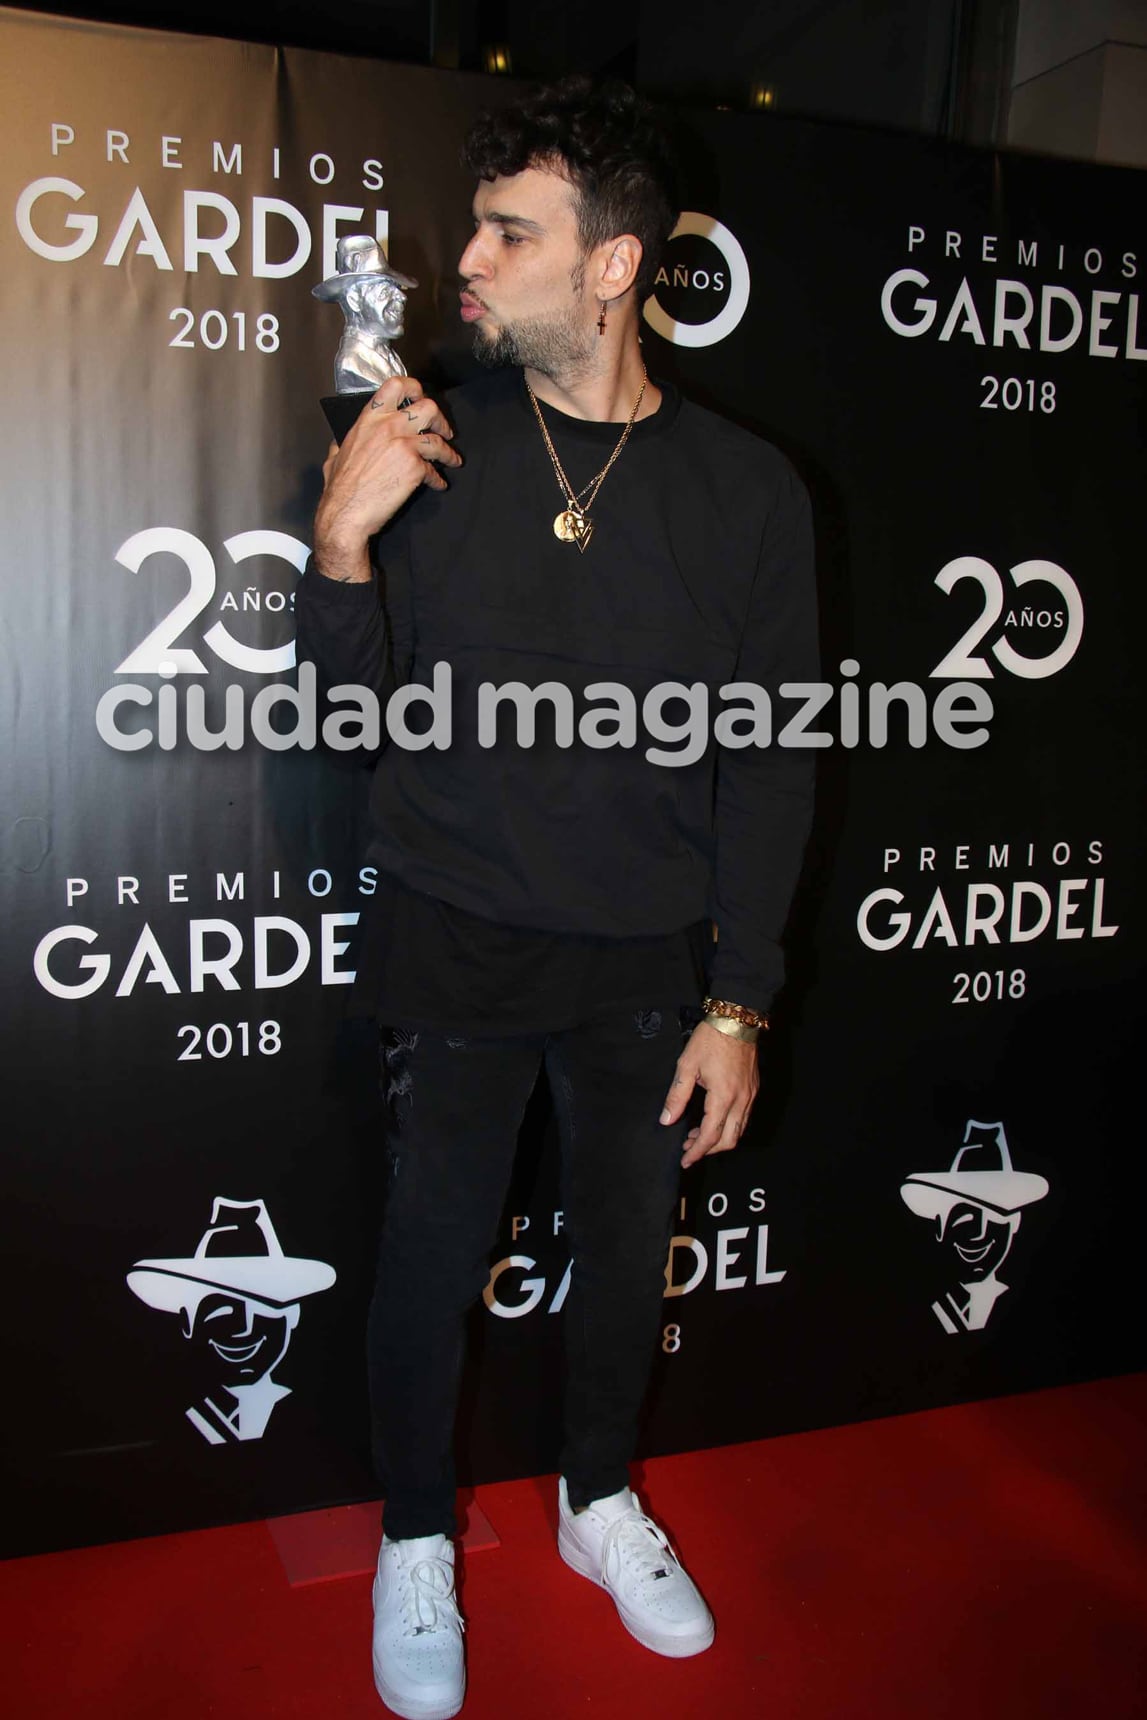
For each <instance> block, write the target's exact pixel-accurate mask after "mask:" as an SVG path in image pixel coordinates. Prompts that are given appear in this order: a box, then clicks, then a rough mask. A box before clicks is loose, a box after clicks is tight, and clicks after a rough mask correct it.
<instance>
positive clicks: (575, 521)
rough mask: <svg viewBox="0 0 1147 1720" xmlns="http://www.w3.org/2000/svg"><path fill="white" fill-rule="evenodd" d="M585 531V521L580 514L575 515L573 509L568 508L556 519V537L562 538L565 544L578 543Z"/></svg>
mask: <svg viewBox="0 0 1147 1720" xmlns="http://www.w3.org/2000/svg"><path fill="white" fill-rule="evenodd" d="M584 531H585V521H584V519H583V518H582V516H581V515H580V514H575V513H574V511H573V509H572V508H566V509H565V511H564V512H563V513H560V514H557V515H556V516H555V518H554V536H555V537H557V538H560V539H561V540H562V542H563V543H576V542H577V541H578V539H579V538H580V537H581V535H582V533H583V532H584Z"/></svg>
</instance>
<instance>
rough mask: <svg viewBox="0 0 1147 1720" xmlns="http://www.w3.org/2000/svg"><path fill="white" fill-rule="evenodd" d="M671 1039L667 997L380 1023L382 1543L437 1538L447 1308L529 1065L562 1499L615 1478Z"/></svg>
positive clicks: (463, 1307)
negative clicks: (544, 1109)
mask: <svg viewBox="0 0 1147 1720" xmlns="http://www.w3.org/2000/svg"><path fill="white" fill-rule="evenodd" d="M686 1019H687V1017H686ZM681 1044H682V1012H680V1011H679V1009H678V1007H677V1006H676V1005H673V1006H672V1007H667V1008H665V1009H663V1010H656V1009H643V1010H637V1011H635V1010H633V1009H624V1010H618V1011H615V1012H613V1013H607V1014H602V1015H601V1016H599V1017H598V1018H596V1019H594V1020H593V1021H591V1022H588V1023H586V1024H585V1025H583V1026H580V1027H576V1028H572V1029H570V1030H568V1031H566V1032H561V1033H552V1034H538V1035H535V1036H530V1037H523V1038H512V1039H493V1038H491V1039H482V1038H468V1039H459V1038H454V1037H446V1036H444V1035H439V1034H432V1033H426V1032H419V1031H415V1030H414V1029H410V1028H406V1029H404V1028H393V1029H389V1030H385V1031H384V1035H383V1065H382V1067H383V1082H384V1092H385V1097H386V1099H387V1110H388V1140H387V1145H388V1150H389V1156H390V1167H391V1174H390V1187H389V1192H388V1199H387V1206H386V1215H385V1219H384V1222H383V1232H382V1240H381V1245H380V1250H379V1266H378V1277H377V1280H376V1285H375V1293H374V1299H373V1302H372V1304H371V1311H370V1321H369V1328H368V1343H369V1363H370V1391H371V1411H372V1421H373V1439H374V1461H375V1467H376V1470H377V1473H378V1478H379V1480H380V1481H381V1483H382V1485H383V1488H384V1489H385V1492H386V1511H385V1523H386V1531H387V1534H388V1535H389V1536H390V1537H391V1538H392V1539H393V1540H400V1539H402V1538H404V1537H411V1536H419V1535H433V1534H439V1533H444V1534H447V1535H453V1534H454V1533H455V1532H456V1523H455V1515H454V1493H455V1479H454V1461H453V1434H454V1418H455V1410H456V1405H457V1397H458V1386H459V1378H460V1373H461V1365H462V1351H463V1336H464V1323H465V1315H466V1311H467V1309H468V1308H469V1307H470V1306H471V1305H472V1304H473V1303H474V1302H475V1300H476V1299H477V1298H478V1297H479V1296H480V1295H481V1293H482V1291H483V1289H484V1288H485V1286H486V1282H487V1279H488V1276H489V1270H490V1253H491V1250H492V1248H493V1246H494V1243H495V1241H496V1239H497V1230H498V1223H499V1219H500V1217H501V1213H502V1208H503V1205H504V1202H505V1198H506V1193H507V1189H508V1186H509V1180H510V1173H511V1169H512V1166H513V1160H514V1151H515V1147H516V1144H517V1136H518V1129H519V1127H520V1124H521V1121H522V1116H523V1113H524V1111H525V1108H526V1102H527V1100H528V1099H529V1097H530V1093H531V1091H532V1089H533V1087H534V1083H535V1081H536V1080H537V1076H538V1071H539V1069H540V1067H541V1066H542V1065H543V1064H544V1065H545V1069H546V1074H547V1076H548V1078H549V1082H550V1086H551V1090H552V1093H553V1098H554V1108H555V1111H556V1114H557V1120H558V1126H559V1131H560V1136H561V1146H562V1181H561V1198H562V1207H563V1211H564V1214H565V1217H564V1227H565V1231H564V1233H565V1235H566V1237H567V1240H568V1242H569V1244H570V1252H571V1256H572V1261H573V1271H572V1276H571V1280H570V1288H569V1294H568V1296H567V1298H566V1303H565V1307H564V1310H563V1319H564V1327H563V1331H564V1339H565V1348H566V1394H565V1425H564V1434H565V1437H564V1444H563V1448H562V1453H561V1459H560V1462H561V1470H562V1473H563V1474H564V1475H565V1477H566V1481H567V1483H568V1487H569V1494H570V1499H571V1502H572V1503H573V1504H575V1505H584V1504H588V1503H589V1502H590V1501H591V1500H594V1499H600V1498H604V1497H605V1496H607V1495H608V1494H611V1493H616V1492H617V1491H618V1490H619V1489H620V1488H622V1487H624V1486H626V1485H627V1481H628V1464H629V1459H630V1457H631V1455H632V1450H633V1444H634V1440H635V1437H636V1429H637V1418H638V1412H639V1410H640V1407H641V1401H642V1398H643V1396H644V1393H645V1387H646V1384H647V1381H648V1377H649V1370H650V1366H651V1364H652V1360H653V1355H654V1350H655V1344H656V1337H657V1331H658V1327H659V1323H660V1319H661V1301H662V1296H663V1294H664V1290H665V1277H664V1273H665V1262H666V1256H667V1253H668V1248H669V1238H670V1235H671V1231H672V1220H673V1208H674V1204H675V1200H676V1196H677V1187H678V1181H679V1177H680V1165H681V1151H682V1143H683V1140H684V1136H685V1132H686V1123H685V1122H684V1121H682V1122H681V1123H679V1124H673V1125H671V1126H669V1127H665V1126H663V1125H662V1124H661V1123H660V1122H659V1121H658V1118H659V1116H660V1113H661V1108H662V1104H663V1101H664V1098H665V1095H666V1093H667V1091H668V1088H669V1083H670V1081H671V1080H672V1078H673V1069H674V1064H675V1062H676V1060H677V1057H678V1055H679V1054H680V1050H681Z"/></svg>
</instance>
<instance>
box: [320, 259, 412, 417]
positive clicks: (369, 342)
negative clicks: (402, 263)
mask: <svg viewBox="0 0 1147 1720" xmlns="http://www.w3.org/2000/svg"><path fill="white" fill-rule="evenodd" d="M417 285H418V282H417V281H414V280H411V278H410V276H409V275H400V274H399V272H398V270H397V269H392V268H391V266H390V263H389V262H388V260H387V256H386V252H385V250H384V249H383V247H382V245H381V244H380V243H379V241H378V240H377V239H372V238H371V237H370V235H369V234H366V233H352V234H349V235H347V236H346V237H344V238H341V239H340V240H339V241H338V244H337V245H336V247H335V272H334V274H333V275H331V276H330V278H329V279H328V280H325V281H320V282H319V285H318V286H317V287H312V288H311V291H312V292H313V294H314V296H315V298H316V299H324V300H326V301H328V302H334V303H337V304H338V305H339V306H340V307H341V309H342V313H343V317H344V319H345V322H346V327H345V328H344V329H343V337H342V340H341V341H340V342H339V349H338V352H337V354H336V355H335V391H336V398H335V399H333V400H332V399H331V397H330V396H327V397H326V398H325V399H324V400H323V410H324V411H325V412H326V415H327V420H328V422H329V423H330V426H331V429H332V430H333V432H334V434H335V436H336V437H337V439H338V440H339V441H340V442H341V441H342V439H343V436H345V435H346V432H347V431H348V430H349V429H350V426H351V425H352V424H353V423H354V420H355V419H356V418H357V417H358V414H359V410H360V409H361V407H362V405H363V402H364V401H365V400H366V397H367V395H368V394H373V393H374V391H375V389H376V388H377V387H378V386H379V384H380V383H382V382H385V381H386V379H387V377H388V376H405V375H406V373H407V372H406V366H405V365H404V364H403V362H402V360H401V359H400V358H399V356H398V354H397V353H396V352H395V350H394V348H393V347H392V346H391V344H390V343H391V341H392V340H397V339H398V337H399V335H400V334H401V333H402V323H403V316H404V313H405V311H406V294H407V292H408V291H409V289H410V288H411V287H416V286H417ZM348 397H349V398H348Z"/></svg>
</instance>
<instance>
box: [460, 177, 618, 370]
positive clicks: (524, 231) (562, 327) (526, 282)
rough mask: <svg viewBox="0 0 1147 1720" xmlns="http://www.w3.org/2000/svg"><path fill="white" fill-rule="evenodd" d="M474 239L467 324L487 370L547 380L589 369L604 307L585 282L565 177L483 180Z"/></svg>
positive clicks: (468, 264) (465, 298)
mask: <svg viewBox="0 0 1147 1720" xmlns="http://www.w3.org/2000/svg"><path fill="white" fill-rule="evenodd" d="M473 213H474V237H473V238H472V239H471V241H470V243H469V244H468V245H467V247H466V249H465V250H464V251H463V253H462V256H461V258H460V259H459V263H458V271H459V273H460V274H461V276H462V278H463V280H464V281H465V283H466V288H465V291H464V292H463V294H462V319H463V321H464V322H467V323H470V324H472V325H473V328H474V351H475V353H476V354H477V356H478V357H479V358H480V359H481V360H482V361H483V362H484V363H487V364H521V365H525V366H526V367H528V368H529V369H531V370H537V371H540V372H541V373H542V374H543V375H545V376H557V377H564V376H568V375H570V374H576V373H577V372H578V371H579V370H580V369H582V368H583V367H584V366H585V364H586V363H587V361H588V360H589V358H590V357H591V356H592V354H593V351H594V345H593V343H594V340H595V338H596V331H595V324H596V321H597V316H598V307H597V303H596V300H595V298H594V294H593V290H592V285H591V284H590V283H589V282H588V281H587V279H586V269H585V263H586V258H585V255H584V253H583V251H582V248H581V244H580V242H579V240H578V233H577V219H576V216H575V213H574V191H573V187H572V186H571V185H570V183H569V181H568V180H566V179H563V178H562V176H561V175H560V174H557V173H548V172H543V171H542V170H541V169H540V168H536V167H529V168H527V169H526V171H525V172H524V173H516V174H514V175H513V176H512V177H510V178H508V179H494V180H491V181H490V182H489V183H487V182H486V181H485V180H482V181H481V182H480V183H479V185H478V190H477V192H476V194H475V197H474V206H473Z"/></svg>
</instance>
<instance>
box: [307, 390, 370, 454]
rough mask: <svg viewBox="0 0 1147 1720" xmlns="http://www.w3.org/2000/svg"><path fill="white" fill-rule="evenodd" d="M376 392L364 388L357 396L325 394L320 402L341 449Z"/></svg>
mask: <svg viewBox="0 0 1147 1720" xmlns="http://www.w3.org/2000/svg"><path fill="white" fill-rule="evenodd" d="M373 392H374V390H373V389H370V388H364V389H362V390H361V392H359V393H356V394H324V395H323V397H322V399H321V400H320V402H319V405H320V406H321V407H322V409H323V411H324V412H325V414H326V419H327V423H328V424H329V425H330V427H331V435H332V436H333V437H334V439H335V441H336V442H337V443H338V444H339V446H340V447H341V446H342V444H343V441H344V439H345V438H346V435H347V433H348V431H350V429H351V428H352V427H353V425H354V424H355V423H356V422H357V421H358V415H359V413H360V412H361V411H362V409H363V407H364V406H365V405H366V403H367V401H368V400H369V399H370V398H371V395H372V394H373Z"/></svg>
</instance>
